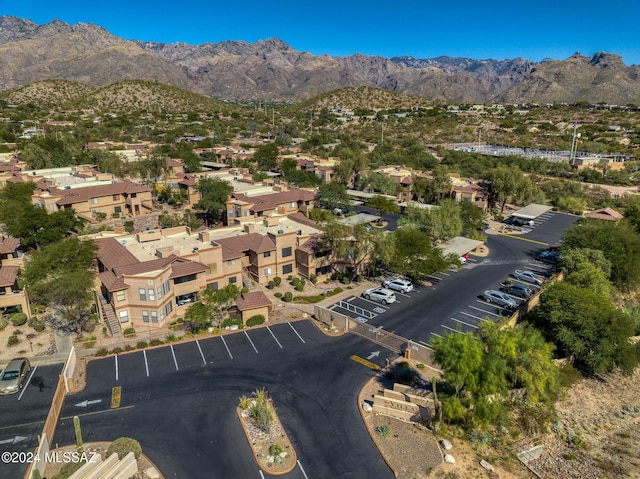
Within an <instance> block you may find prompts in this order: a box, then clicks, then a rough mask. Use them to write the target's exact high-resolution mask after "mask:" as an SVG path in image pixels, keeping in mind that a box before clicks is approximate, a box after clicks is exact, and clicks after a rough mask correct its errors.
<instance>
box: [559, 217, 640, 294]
mask: <svg viewBox="0 0 640 479" xmlns="http://www.w3.org/2000/svg"><path fill="white" fill-rule="evenodd" d="M562 243H563V249H564V248H589V249H596V250H600V251H602V254H603V255H604V257H605V258H606V259H607V260H608V261H609V262H610V263H611V276H610V277H611V281H612V282H613V283H614V284H615V285H616V286H617V287H618V288H620V289H622V290H631V289H633V288H635V287H637V286H638V285H639V284H640V235H638V233H636V231H635V228H634V227H633V226H631V225H630V224H629V223H628V222H626V221H624V220H622V221H617V222H613V221H601V220H585V221H583V222H581V223H580V224H578V225H574V226H572V227H571V228H569V229H568V230H566V231H565V232H564V235H563V238H562Z"/></svg>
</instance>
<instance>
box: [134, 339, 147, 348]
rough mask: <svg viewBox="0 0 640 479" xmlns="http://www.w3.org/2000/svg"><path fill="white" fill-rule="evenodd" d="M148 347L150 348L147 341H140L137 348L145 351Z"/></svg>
mask: <svg viewBox="0 0 640 479" xmlns="http://www.w3.org/2000/svg"><path fill="white" fill-rule="evenodd" d="M147 346H149V343H147V342H146V341H138V342H137V343H136V348H138V349H144V348H146V347H147Z"/></svg>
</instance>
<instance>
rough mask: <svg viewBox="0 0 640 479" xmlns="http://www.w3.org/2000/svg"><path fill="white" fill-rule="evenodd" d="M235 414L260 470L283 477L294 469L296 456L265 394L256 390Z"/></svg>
mask: <svg viewBox="0 0 640 479" xmlns="http://www.w3.org/2000/svg"><path fill="white" fill-rule="evenodd" d="M236 413H237V414H238V418H239V419H240V424H242V428H243V429H244V433H245V435H246V436H247V440H248V441H249V446H251V450H252V451H253V457H254V458H255V460H256V462H257V463H258V467H260V469H262V470H263V471H264V472H266V473H269V474H286V473H288V472H290V471H291V470H292V469H293V468H294V467H295V466H296V460H297V457H296V452H295V451H294V449H293V445H292V444H291V441H290V440H289V437H288V436H287V433H286V432H285V430H284V428H283V427H282V423H281V422H280V420H279V419H278V415H277V414H276V410H275V408H274V407H273V402H272V400H271V399H269V393H268V392H267V391H265V390H264V389H256V390H255V391H254V392H253V394H252V396H251V397H247V396H242V397H241V398H240V399H239V401H238V407H237V408H236Z"/></svg>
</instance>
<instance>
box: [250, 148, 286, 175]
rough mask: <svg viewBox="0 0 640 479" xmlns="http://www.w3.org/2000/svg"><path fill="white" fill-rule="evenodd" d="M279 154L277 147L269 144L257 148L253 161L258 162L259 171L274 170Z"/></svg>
mask: <svg viewBox="0 0 640 479" xmlns="http://www.w3.org/2000/svg"><path fill="white" fill-rule="evenodd" d="M279 153H280V152H279V151H278V147H277V146H276V145H275V144H274V143H269V144H267V145H262V146H259V147H258V148H257V149H256V151H255V153H254V154H253V159H254V161H257V162H258V165H259V166H260V168H261V169H263V170H266V171H270V170H275V168H276V165H277V159H278V154H279Z"/></svg>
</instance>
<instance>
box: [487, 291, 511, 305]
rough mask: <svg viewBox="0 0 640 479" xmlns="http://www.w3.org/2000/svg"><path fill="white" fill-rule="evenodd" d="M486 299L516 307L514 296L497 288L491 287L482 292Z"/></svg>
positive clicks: (489, 301)
mask: <svg viewBox="0 0 640 479" xmlns="http://www.w3.org/2000/svg"><path fill="white" fill-rule="evenodd" d="M482 297H483V298H484V300H485V301H486V302H488V303H494V304H497V305H498V306H504V307H506V308H515V307H516V302H515V301H514V299H513V298H510V297H509V296H508V295H506V294H505V293H503V292H502V291H498V290H496V289H489V290H487V291H485V292H484V293H483V294H482Z"/></svg>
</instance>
